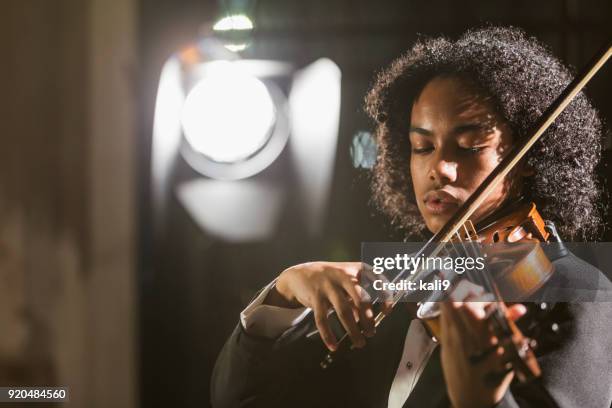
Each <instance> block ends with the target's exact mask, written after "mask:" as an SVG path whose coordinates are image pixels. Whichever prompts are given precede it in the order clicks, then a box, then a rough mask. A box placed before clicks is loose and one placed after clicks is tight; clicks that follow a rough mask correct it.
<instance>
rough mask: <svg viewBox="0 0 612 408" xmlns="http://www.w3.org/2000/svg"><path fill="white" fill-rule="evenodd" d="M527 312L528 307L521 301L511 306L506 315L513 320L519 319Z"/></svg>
mask: <svg viewBox="0 0 612 408" xmlns="http://www.w3.org/2000/svg"><path fill="white" fill-rule="evenodd" d="M526 313H527V307H525V305H523V304H521V303H515V304H514V305H512V306H509V307H508V309H507V311H506V316H507V317H508V319H510V320H512V321H517V320H518V319H520V318H521V317H523V316H524V315H525V314H526Z"/></svg>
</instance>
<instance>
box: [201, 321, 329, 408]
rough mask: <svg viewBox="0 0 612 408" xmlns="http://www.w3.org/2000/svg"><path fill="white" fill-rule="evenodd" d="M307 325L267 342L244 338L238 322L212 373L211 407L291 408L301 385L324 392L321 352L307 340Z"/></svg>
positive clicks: (246, 335) (313, 341)
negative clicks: (262, 407)
mask: <svg viewBox="0 0 612 408" xmlns="http://www.w3.org/2000/svg"><path fill="white" fill-rule="evenodd" d="M312 327H313V323H312V319H308V318H306V319H304V321H302V322H301V323H299V324H298V325H295V326H293V327H291V328H290V329H288V330H287V331H285V332H284V333H283V334H282V335H281V336H280V337H279V338H277V339H269V338H265V337H258V336H254V335H252V334H249V333H247V332H246V330H245V329H244V328H243V326H242V325H241V324H238V325H237V326H236V328H235V329H234V331H233V333H232V334H231V336H230V337H229V339H228V340H227V342H226V343H225V345H224V347H223V349H222V350H221V353H220V355H219V357H218V358H217V362H216V364H215V368H214V370H213V374H212V381H211V402H212V405H213V407H259V406H267V407H276V406H295V405H296V401H295V398H296V397H295V396H296V395H298V394H300V393H301V394H303V393H304V389H303V387H304V384H305V383H306V384H308V388H309V389H310V392H311V393H319V394H323V393H324V392H325V391H324V390H323V388H325V384H326V382H325V380H324V377H329V375H328V374H327V373H323V372H322V371H321V369H320V367H319V362H320V361H321V358H322V357H323V355H324V352H325V350H324V348H323V346H322V343H321V342H320V341H317V340H318V339H308V338H306V333H308V332H309V331H311V330H312ZM329 374H330V375H332V376H333V373H329ZM328 379H329V378H328ZM329 385H330V386H331V384H329Z"/></svg>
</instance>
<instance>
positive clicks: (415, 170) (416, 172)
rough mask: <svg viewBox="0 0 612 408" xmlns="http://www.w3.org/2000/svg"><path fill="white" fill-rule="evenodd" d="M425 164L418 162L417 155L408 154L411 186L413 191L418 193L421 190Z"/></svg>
mask: <svg viewBox="0 0 612 408" xmlns="http://www.w3.org/2000/svg"><path fill="white" fill-rule="evenodd" d="M424 169H425V166H424V164H423V163H420V160H419V159H418V157H415V156H414V155H410V176H411V177H412V186H413V189H414V192H415V193H417V194H418V192H419V191H420V190H421V185H422V183H421V180H422V179H423V174H422V173H423V172H424V171H425V170H424Z"/></svg>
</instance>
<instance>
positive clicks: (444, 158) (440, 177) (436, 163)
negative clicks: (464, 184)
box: [429, 150, 457, 185]
mask: <svg viewBox="0 0 612 408" xmlns="http://www.w3.org/2000/svg"><path fill="white" fill-rule="evenodd" d="M438 152H439V153H438ZM438 152H436V153H437V154H434V156H433V157H432V164H431V168H430V170H429V178H430V179H431V180H432V181H435V182H437V183H438V184H442V185H444V184H450V183H454V182H455V181H457V162H456V161H455V160H452V158H450V157H448V155H444V154H442V152H440V150H438Z"/></svg>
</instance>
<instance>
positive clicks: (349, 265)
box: [340, 262, 363, 280]
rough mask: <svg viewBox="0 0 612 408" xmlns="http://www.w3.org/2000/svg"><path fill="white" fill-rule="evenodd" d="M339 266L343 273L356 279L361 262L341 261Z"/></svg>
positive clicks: (361, 265) (359, 272)
mask: <svg viewBox="0 0 612 408" xmlns="http://www.w3.org/2000/svg"><path fill="white" fill-rule="evenodd" d="M340 267H341V269H342V271H343V272H344V273H346V274H347V275H349V276H351V277H352V278H353V279H355V280H358V279H359V276H360V274H361V271H362V269H363V264H362V263H361V262H341V263H340Z"/></svg>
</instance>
